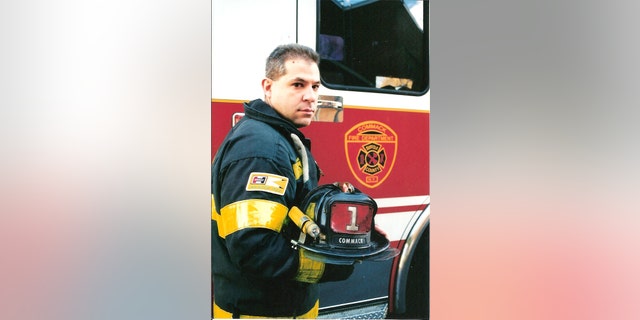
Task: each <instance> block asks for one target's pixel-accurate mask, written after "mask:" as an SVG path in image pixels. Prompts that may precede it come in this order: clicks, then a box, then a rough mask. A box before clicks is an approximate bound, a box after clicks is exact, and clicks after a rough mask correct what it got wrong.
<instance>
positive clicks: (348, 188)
mask: <svg viewBox="0 0 640 320" xmlns="http://www.w3.org/2000/svg"><path fill="white" fill-rule="evenodd" d="M333 185H334V186H336V187H338V188H340V190H342V192H348V193H352V192H353V191H354V190H355V189H356V188H355V187H354V186H353V185H352V184H351V183H349V182H334V183H333Z"/></svg>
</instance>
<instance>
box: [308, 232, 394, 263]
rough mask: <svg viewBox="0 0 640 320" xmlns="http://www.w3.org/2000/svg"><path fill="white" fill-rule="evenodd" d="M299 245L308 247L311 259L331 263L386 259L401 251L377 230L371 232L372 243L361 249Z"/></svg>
mask: <svg viewBox="0 0 640 320" xmlns="http://www.w3.org/2000/svg"><path fill="white" fill-rule="evenodd" d="M298 246H300V247H301V248H304V249H306V250H307V251H308V252H307V253H308V256H309V258H311V259H314V260H317V261H321V262H325V263H331V264H354V263H356V262H358V261H365V260H371V261H385V260H389V259H392V258H394V257H396V256H397V255H398V254H399V253H400V251H399V250H398V249H395V248H390V243H389V240H388V239H387V238H386V237H385V236H384V235H382V234H380V233H379V232H377V231H375V230H374V231H373V232H372V233H371V245H370V246H369V247H367V248H361V249H342V248H335V247H334V248H331V247H328V246H317V245H315V244H314V243H311V244H302V243H299V244H298Z"/></svg>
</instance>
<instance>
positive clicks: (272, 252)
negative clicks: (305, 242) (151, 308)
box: [211, 44, 353, 318]
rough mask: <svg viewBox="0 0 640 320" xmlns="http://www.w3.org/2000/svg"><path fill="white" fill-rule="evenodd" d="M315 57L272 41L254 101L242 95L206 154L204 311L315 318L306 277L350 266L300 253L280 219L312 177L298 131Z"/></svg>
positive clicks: (327, 275)
mask: <svg viewBox="0 0 640 320" xmlns="http://www.w3.org/2000/svg"><path fill="white" fill-rule="evenodd" d="M318 64H319V56H318V54H317V53H316V52H315V51H313V50H312V49H310V48H308V47H305V46H302V45H298V44H289V45H282V46H279V47H277V48H276V49H275V50H274V51H273V52H272V53H271V54H270V56H269V57H268V58H267V63H266V70H265V71H266V73H265V78H264V79H263V80H262V89H263V91H264V99H263V100H261V99H257V100H253V101H251V102H249V103H245V105H244V108H245V116H244V117H243V119H242V120H241V121H239V122H238V123H237V124H236V125H235V126H234V127H233V129H232V130H231V131H230V132H229V134H228V135H227V137H226V138H225V140H224V141H223V143H222V145H221V146H220V148H219V149H218V152H217V154H216V156H215V158H214V161H213V165H212V173H211V174H212V180H211V193H212V213H211V218H212V221H211V231H212V235H211V237H212V248H211V250H212V262H211V263H212V273H213V285H214V291H213V292H214V297H215V301H214V305H213V316H214V318H232V317H233V318H236V317H240V316H259V317H295V318H316V317H317V315H318V293H317V285H316V283H318V282H323V281H337V280H344V279H346V278H347V277H348V276H349V275H351V273H352V272H353V266H337V265H330V264H325V263H322V262H318V261H315V260H312V259H309V258H308V257H307V255H306V252H305V250H304V249H302V248H294V247H292V245H291V241H290V240H291V239H290V238H289V237H288V236H286V235H285V234H291V228H296V227H295V225H294V224H293V223H288V218H287V214H288V213H289V210H296V209H297V206H299V205H300V202H301V201H302V199H303V198H304V196H305V195H306V194H307V193H308V192H309V191H310V190H311V189H313V188H314V187H316V186H317V185H318V178H319V169H318V166H317V164H316V162H315V160H314V158H313V156H312V155H311V152H310V142H309V140H308V139H306V138H305V137H304V135H303V134H302V133H301V132H300V131H299V130H298V128H301V127H305V126H308V125H309V124H310V123H311V120H312V118H313V116H314V113H315V112H316V108H317V99H318V89H319V87H320V70H319V68H318ZM343 190H345V187H343ZM298 232H299V230H298Z"/></svg>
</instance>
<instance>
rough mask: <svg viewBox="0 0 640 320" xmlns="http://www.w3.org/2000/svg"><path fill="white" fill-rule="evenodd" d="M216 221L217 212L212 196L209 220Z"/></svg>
mask: <svg viewBox="0 0 640 320" xmlns="http://www.w3.org/2000/svg"><path fill="white" fill-rule="evenodd" d="M217 219H218V211H217V210H216V200H215V199H213V195H211V220H217Z"/></svg>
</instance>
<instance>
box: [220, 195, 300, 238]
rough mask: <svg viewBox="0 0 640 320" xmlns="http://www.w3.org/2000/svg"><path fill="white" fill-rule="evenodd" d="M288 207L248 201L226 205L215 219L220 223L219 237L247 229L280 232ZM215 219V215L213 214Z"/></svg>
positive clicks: (269, 202) (274, 203)
mask: <svg viewBox="0 0 640 320" xmlns="http://www.w3.org/2000/svg"><path fill="white" fill-rule="evenodd" d="M287 211H289V210H288V209H287V207H286V206H285V205H283V204H281V203H277V202H273V201H268V200H262V199H248V200H242V201H238V202H234V203H231V204H229V205H226V206H225V207H224V208H222V209H221V210H220V215H218V216H217V217H216V218H215V219H213V220H216V221H217V222H218V235H220V237H222V238H226V237H227V236H228V235H230V234H232V233H234V232H236V231H238V230H241V229H245V228H267V229H270V230H273V231H276V232H280V229H282V224H283V223H284V219H285V217H286V216H287ZM211 216H212V217H214V214H213V213H212V214H211Z"/></svg>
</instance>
